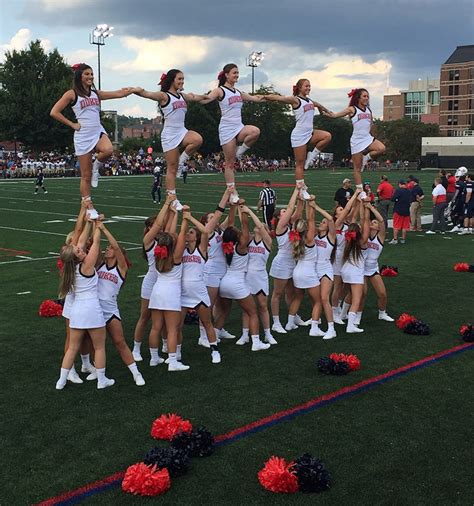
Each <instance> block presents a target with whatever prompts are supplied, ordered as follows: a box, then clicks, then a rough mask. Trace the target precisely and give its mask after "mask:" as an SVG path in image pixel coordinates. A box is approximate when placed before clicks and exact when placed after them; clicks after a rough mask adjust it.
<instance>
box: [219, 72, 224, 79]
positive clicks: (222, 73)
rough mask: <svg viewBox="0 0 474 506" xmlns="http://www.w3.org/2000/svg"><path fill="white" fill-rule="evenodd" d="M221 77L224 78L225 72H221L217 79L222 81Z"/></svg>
mask: <svg viewBox="0 0 474 506" xmlns="http://www.w3.org/2000/svg"><path fill="white" fill-rule="evenodd" d="M221 77H224V71H223V70H221V71H220V72H219V73H218V74H217V79H220V78H221Z"/></svg>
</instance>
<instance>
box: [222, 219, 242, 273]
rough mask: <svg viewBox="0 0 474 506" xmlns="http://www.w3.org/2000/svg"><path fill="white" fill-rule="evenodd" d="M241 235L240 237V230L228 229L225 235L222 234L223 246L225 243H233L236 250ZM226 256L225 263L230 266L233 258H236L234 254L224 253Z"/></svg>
mask: <svg viewBox="0 0 474 506" xmlns="http://www.w3.org/2000/svg"><path fill="white" fill-rule="evenodd" d="M239 235H240V231H239V229H238V228H235V227H227V228H226V229H225V230H224V233H223V234H222V244H224V243H225V242H233V243H234V249H235V245H236V244H237V243H238V242H239ZM224 254H225V261H226V262H227V265H230V264H231V262H232V258H233V256H234V253H224Z"/></svg>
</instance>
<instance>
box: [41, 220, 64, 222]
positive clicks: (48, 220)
mask: <svg viewBox="0 0 474 506" xmlns="http://www.w3.org/2000/svg"><path fill="white" fill-rule="evenodd" d="M43 223H64V220H48V221H43Z"/></svg>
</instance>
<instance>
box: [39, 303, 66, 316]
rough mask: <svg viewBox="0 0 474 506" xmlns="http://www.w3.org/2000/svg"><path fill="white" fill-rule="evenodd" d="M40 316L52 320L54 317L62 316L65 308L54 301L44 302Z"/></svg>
mask: <svg viewBox="0 0 474 506" xmlns="http://www.w3.org/2000/svg"><path fill="white" fill-rule="evenodd" d="M38 314H39V315H40V316H42V317H43V318H51V317H53V316H61V315H62V314H63V307H62V306H61V304H58V303H57V302H54V300H44V301H43V302H42V303H41V305H40V307H39V310H38Z"/></svg>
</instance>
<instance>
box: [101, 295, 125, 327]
mask: <svg viewBox="0 0 474 506" xmlns="http://www.w3.org/2000/svg"><path fill="white" fill-rule="evenodd" d="M99 303H100V307H101V309H102V313H103V314H104V320H105V323H107V322H108V321H109V320H110V319H111V318H112V317H113V316H115V318H118V319H119V320H121V319H122V318H120V311H119V308H118V306H117V301H116V300H102V299H99Z"/></svg>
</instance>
